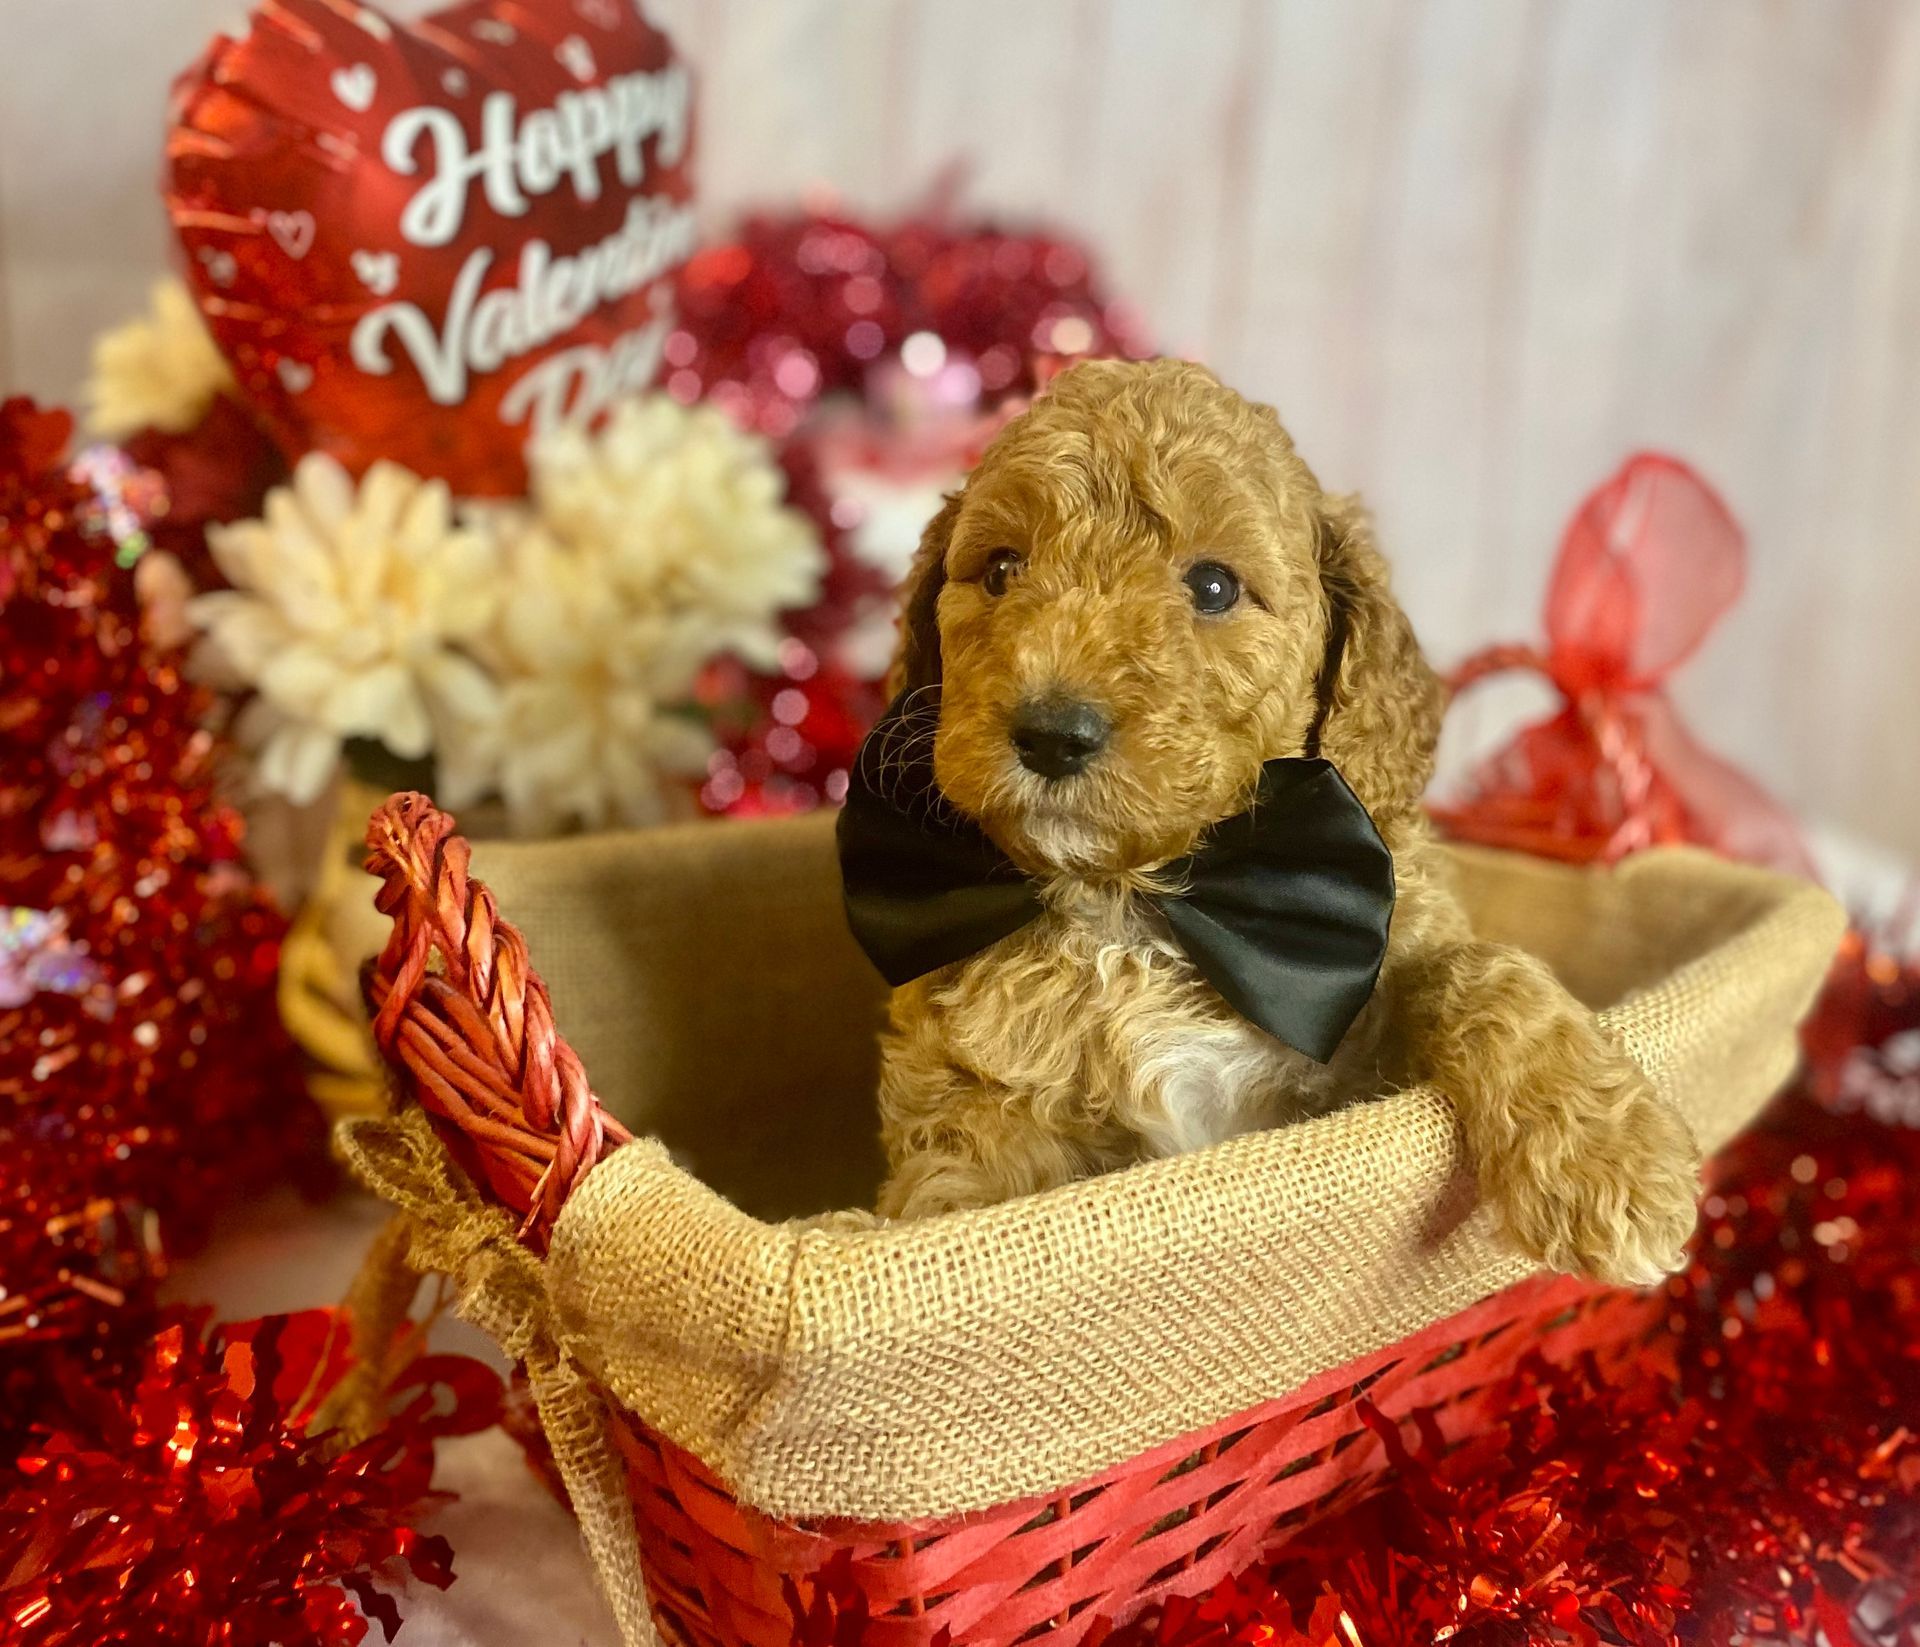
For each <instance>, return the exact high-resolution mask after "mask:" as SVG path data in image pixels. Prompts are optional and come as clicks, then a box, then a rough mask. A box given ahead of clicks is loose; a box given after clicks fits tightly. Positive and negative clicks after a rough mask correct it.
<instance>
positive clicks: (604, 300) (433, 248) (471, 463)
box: [167, 0, 694, 495]
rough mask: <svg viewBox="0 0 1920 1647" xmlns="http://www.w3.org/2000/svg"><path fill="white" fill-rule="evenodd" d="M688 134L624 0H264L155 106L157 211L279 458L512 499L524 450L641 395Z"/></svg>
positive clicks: (686, 237)
mask: <svg viewBox="0 0 1920 1647" xmlns="http://www.w3.org/2000/svg"><path fill="white" fill-rule="evenodd" d="M691 120H692V95H691V79H690V77H689V75H688V74H687V71H686V69H685V67H684V65H682V64H680V63H678V62H677V61H676V60H675V58H674V55H673V49H672V46H671V44H670V43H669V42H668V40H667V39H666V37H665V36H664V35H662V34H660V33H659V32H658V31H656V30H655V29H654V28H653V27H651V26H650V25H649V23H648V22H647V21H646V20H645V18H644V17H643V16H642V15H641V8H639V7H638V6H635V5H632V4H630V3H627V0H582V3H580V4H576V5H560V4H555V5H541V6H532V5H522V4H514V3H510V0H472V3H469V4H464V5H457V6H453V7H450V8H448V9H446V10H444V11H440V12H437V13H435V14H434V15H432V16H430V17H426V18H423V19H421V20H419V21H417V22H412V23H407V22H401V21H399V20H398V19H394V18H390V17H387V16H386V15H384V14H383V13H382V12H380V11H379V9H378V8H377V7H375V6H372V5H368V4H364V3H355V4H351V5H343V4H338V3H334V0H274V3H273V4H271V5H265V6H262V7H261V8H260V9H259V10H258V11H256V12H255V13H254V15H253V17H252V19H251V23H250V27H249V29H248V32H247V33H246V35H245V36H244V37H243V38H240V39H234V40H228V39H220V40H216V41H215V43H214V45H213V47H212V49H211V50H210V51H209V52H208V53H207V54H206V56H205V57H204V58H203V59H202V61H201V62H200V63H198V64H196V65H195V66H194V68H192V69H190V70H189V71H188V72H187V74H186V75H184V76H183V77H182V79H181V81H180V83H179V84H178V86H176V88H175V93H174V118H173V130H172V132H171V133H170V135H169V138H168V143H167V164H168V179H169V187H168V195H167V209H168V211H169V213H170V215H171V216H172V219H173V223H174V227H175V229H176V230H177V231H178V233H179V236H180V242H181V246H182V248H183V250H184V252H185V258H184V262H183V267H184V270H185V274H186V277H187V280H188V282H189V284H190V286H191V288H192V290H193V293H194V296H195V298H196V299H197V300H198V302H199V304H200V307H201V310H202V312H203V313H204V314H205V316H206V318H207V323H208V325H209V327H210V328H211V330H212V332H213V335H214V338H215V339H216V341H217V342H218V343H219V345H220V347H221V350H222V352H223V353H225V355H226V356H227V358H228V360H229V361H230V362H231V363H232V365H233V368H234V372H235V375H236V376H237V377H238V379H239V382H240V385H241V387H242V390H243V391H244V393H245V394H246V396H247V398H248V400H249V401H250V402H251V403H252V405H253V406H254V407H255V408H256V410H258V411H259V412H260V414H261V415H262V417H263V418H264V419H265V420H266V422H267V424H268V426H269V427H270V428H271V429H272V430H273V432H274V434H275V436H276V438H277V439H278V440H279V442H280V444H281V445H282V447H283V448H284V449H285V450H286V451H287V452H288V453H289V454H291V455H294V456H298V455H299V454H301V453H303V452H306V451H309V450H314V449H317V450H321V451H326V452H330V453H332V454H333V455H334V456H335V457H337V458H339V459H340V460H341V462H343V463H345V464H346V465H347V467H348V468H350V469H352V470H354V471H355V472H356V473H358V472H360V471H362V470H364V469H365V468H366V467H367V466H368V465H369V464H371V463H372V462H373V461H374V460H375V459H376V458H390V459H392V460H394V461H396V462H399V463H402V464H404V465H406V467H408V468H410V469H412V470H414V471H415V472H416V473H419V474H424V475H438V476H441V477H443V478H444V479H446V480H447V481H448V482H449V483H450V484H451V485H452V486H453V488H454V490H455V491H456V492H460V493H464V494H469V495H517V494H518V493H520V492H521V491H523V490H524V489H525V484H526V471H525V467H524V465H523V463H522V461H521V447H522V446H523V444H524V443H525V441H526V439H527V436H528V434H529V432H530V431H531V430H537V429H538V428H539V427H541V426H542V425H543V424H547V423H550V422H552V421H556V420H557V419H558V417H559V416H560V415H561V414H562V413H565V414H567V415H570V416H588V415H591V414H592V413H593V412H595V411H596V410H597V409H599V408H600V407H603V406H604V405H605V404H606V403H607V402H608V401H609V400H610V399H611V398H612V397H614V396H616V395H618V394H622V393H626V392H630V391H632V390H634V389H638V388H643V387H645V386H646V385H647V384H648V383H650V382H651V381H652V380H653V378H654V376H655V370H656V367H657V366H658V364H659V359H660V346H661V342H662V339H663V337H664V335H665V332H666V329H667V327H668V326H669V325H670V324H671V316H670V314H669V313H668V312H667V306H666V301H665V300H666V297H667V290H668V288H667V276H668V275H669V274H670V273H671V271H672V270H673V269H675V268H676V267H677V266H678V265H679V264H680V263H681V262H682V261H683V260H684V258H685V257H686V256H687V254H688V252H690V251H691V250H692V248H693V243H694V239H693V218H692V207H691V198H692V192H693V186H692V180H691V171H690V153H691V125H690V122H691Z"/></svg>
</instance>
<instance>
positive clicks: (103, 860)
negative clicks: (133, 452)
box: [0, 401, 318, 1425]
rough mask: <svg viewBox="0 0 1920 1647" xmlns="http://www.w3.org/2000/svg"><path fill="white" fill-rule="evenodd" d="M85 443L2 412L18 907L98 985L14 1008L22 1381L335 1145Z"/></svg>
mask: <svg viewBox="0 0 1920 1647" xmlns="http://www.w3.org/2000/svg"><path fill="white" fill-rule="evenodd" d="M69 428H70V424H69V420H68V419H66V418H65V416H64V415H62V414H56V413H43V412H39V411H37V410H36V409H35V408H33V407H31V406H30V405H28V404H27V403H25V402H22V401H11V402H8V403H6V405H5V407H4V408H0V906H5V908H6V909H8V910H10V911H13V912H16V914H15V917H14V918H15V919H24V920H26V921H29V922H32V921H39V922H41V923H43V924H44V925H45V927H46V928H48V929H57V930H58V932H59V935H60V940H61V942H62V943H63V944H65V945H67V946H70V952H71V956H72V959H73V962H74V968H75V973H76V975H75V977H74V979H73V981H72V984H71V987H69V988H66V989H45V988H41V989H35V990H30V991H27V992H25V993H24V996H20V995H18V994H16V995H15V996H14V997H10V998H9V1004H8V1005H6V1006H5V1007H0V1377H4V1376H9V1375H10V1373H11V1371H12V1369H13V1366H14V1363H13V1361H12V1359H11V1357H12V1354H13V1353H14V1352H15V1351H16V1350H17V1349H18V1347H19V1346H21V1345H22V1344H25V1343H30V1342H32V1341H35V1340H42V1339H48V1338H53V1337H59V1336H64V1335H68V1334H73V1333H83V1332H88V1331H91V1330H93V1329H94V1328H95V1327H96V1326H97V1325H99V1324H100V1323H101V1322H103V1321H104V1320H106V1319H107V1318H108V1317H110V1316H111V1314H112V1312H113V1311H115V1310H117V1309H120V1308H122V1307H124V1306H127V1305H128V1304H130V1303H133V1302H137V1301H138V1300H139V1299H140V1298H141V1297H142V1296H143V1295H144V1293H145V1290H146V1289H147V1287H148V1286H149V1284H150V1283H151V1282H152V1280H153V1279H154V1278H155V1276H156V1274H157V1273H158V1271H159V1269H160V1267H161V1265H162V1263H163V1261H164V1258H165V1255H166V1252H167V1251H168V1250H169V1249H170V1248H171V1246H172V1245H173V1244H174V1243H175V1242H177V1241H178V1240H180V1239H182V1238H183V1237H185V1236H187V1235H189V1234H190V1233H191V1232H192V1229H193V1227H194V1226H195V1225H196V1224H197V1223H198V1222H199V1221H201V1220H202V1219H203V1218H204V1217H205V1215H206V1213H207V1212H208V1211H209V1210H210V1209H211V1208H212V1207H213V1206H215V1205H217V1204H218V1203H219V1201H220V1200H221V1198H222V1192H223V1190H224V1189H225V1188H226V1186H227V1185H228V1184H229V1182H230V1181H231V1180H232V1179H233V1178H234V1177H235V1176H236V1171H235V1169H236V1166H237V1165H238V1164H241V1163H244V1166H245V1171H246V1175H247V1177H248V1178H249V1179H250V1180H251V1181H253V1182H258V1181H259V1179H260V1177H261V1176H262V1175H263V1174H265V1173H268V1172H271V1171H272V1170H274V1169H275V1168H276V1167H277V1166H279V1165H280V1164H283V1163H286V1162H288V1161H290V1160H291V1159H293V1158H294V1157H296V1156H298V1155H301V1154H303V1153H307V1152H309V1151H310V1150H311V1148H312V1146H313V1145H314V1144H315V1143H316V1141H317V1138H318V1118H317V1116H316V1115H315V1113H314V1112H313V1111H312V1109H311V1107H310V1106H309V1105H308V1104H307V1102H306V1099H305V1097H304V1093H303V1089H302V1085H301V1080H300V1069H299V1064H298V1061H297V1057H296V1054H295V1051H294V1048H293V1046H292V1044H291V1042H290V1041H289V1040H288V1039H287V1037H286V1036H285V1034H284V1032H283V1031H282V1030H281V1028H280V1025H279V1018H278V1015H277V1013H276V1012H275V1011H274V1008H273V991H274V974H275V970H276V967H277V965H278V959H279V943H280V937H281V934H282V932H283V930H284V923H283V921H282V919H281V917H280V915H279V914H278V913H277V912H276V911H275V910H274V909H273V907H272V905H271V904H270V903H269V902H268V901H267V899H266V897H265V895H264V894H263V893H262V892H261V891H260V890H259V889H258V888H257V887H256V886H255V884H254V883H253V881H252V880H251V878H250V877H249V876H248V874H247V873H246V871H245V870H244V868H243V867H242V865H241V863H240V858H239V850H240V838H241V825H240V820H239V817H238V815H237V814H236V813H235V812H234V811H233V810H232V809H231V808H230V807H228V806H226V805H224V804H223V803H221V801H220V800H219V799H218V798H217V797H216V795H215V793H214V784H213V764H214V759H215V753H216V751H215V745H214V742H213V740H212V738H211V737H210V736H209V735H208V733H207V732H206V731H205V730H204V728H203V725H202V722H203V720H204V717H205V714H206V711H207V708H208V701H207V699H206V697H205V695H204V694H203V693H202V692H200V691H199V690H198V689H197V688H195V687H194V686H192V685H191V684H190V683H189V682H188V681H187V680H186V679H185V677H184V674H183V673H182V668H181V660H180V658H179V657H178V656H177V655H174V654H171V653H168V652H166V651H164V650H162V649H160V648H157V647H155V646H153V645H151V644H150V643H149V642H148V641H147V640H146V638H145V637H143V635H142V634H141V631H140V619H139V612H138V608H137V605H136V603H135V599H134V594H133V588H132V578H131V575H130V573H129V572H128V571H127V569H126V567H125V566H124V565H123V564H120V563H119V561H118V560H117V558H116V557H117V551H118V548H119V545H118V543H117V541H116V538H115V530H116V526H115V522H114V520H113V519H112V512H111V510H110V509H109V508H108V506H107V505H106V504H104V503H103V502H102V500H101V499H100V498H98V497H97V496H96V495H95V494H94V493H93V492H92V491H91V490H90V489H89V488H88V487H87V486H86V485H84V484H83V483H82V481H81V480H80V479H79V478H77V476H76V475H75V473H74V472H73V471H70V470H68V469H66V468H64V467H62V465H61V457H60V454H61V453H62V451H63V450H64V448H65V444H66V440H67V436H68V433H69ZM4 1423H5V1419H4V1418H0V1425H3V1424H4Z"/></svg>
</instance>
